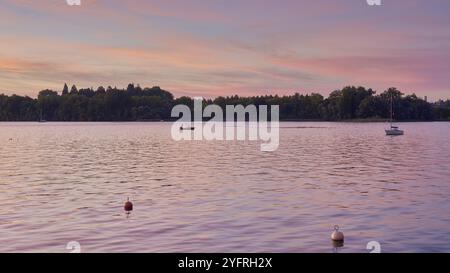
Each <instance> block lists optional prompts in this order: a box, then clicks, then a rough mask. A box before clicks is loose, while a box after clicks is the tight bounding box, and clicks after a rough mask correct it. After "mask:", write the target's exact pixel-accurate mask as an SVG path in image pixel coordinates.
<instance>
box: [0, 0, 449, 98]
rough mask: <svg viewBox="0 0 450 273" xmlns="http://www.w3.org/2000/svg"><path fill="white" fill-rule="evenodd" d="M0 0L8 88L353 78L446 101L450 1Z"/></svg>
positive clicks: (280, 86)
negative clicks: (74, 1) (76, 2)
mask: <svg viewBox="0 0 450 273" xmlns="http://www.w3.org/2000/svg"><path fill="white" fill-rule="evenodd" d="M81 1H82V4H81V6H69V5H67V3H66V0H39V1H34V0H0V93H5V94H9V95H10V94H13V93H15V94H19V95H28V96H32V97H35V96H36V94H37V93H38V92H39V91H40V90H43V89H47V88H49V89H53V90H56V91H60V90H62V87H63V85H64V83H68V84H69V85H72V84H76V85H77V86H78V87H79V88H80V87H94V88H96V87H98V86H100V85H102V86H105V87H106V86H113V87H114V86H117V87H121V88H124V87H126V86H127V84H128V83H135V84H140V85H141V86H149V87H151V86H161V88H163V89H165V90H168V91H170V92H172V93H174V94H175V96H177V97H178V96H183V95H188V96H204V97H216V96H221V95H234V94H237V95H241V96H248V95H265V94H293V93H295V92H298V93H311V92H316V93H321V94H324V95H328V94H329V93H330V92H331V91H333V90H336V89H340V88H342V87H344V86H347V85H357V86H359V85H362V86H366V87H371V88H374V89H375V90H377V91H378V92H382V91H383V90H385V89H387V88H389V87H392V86H395V87H397V88H399V89H400V90H402V92H404V93H407V94H411V93H416V94H417V95H418V96H422V97H423V96H428V98H429V99H431V100H437V99H440V98H444V99H446V98H450V16H449V14H450V1H448V0H428V1H423V0H382V5H381V6H369V5H368V4H367V3H366V0H155V1H154V0H141V1H138V0H127V1H122V0H81Z"/></svg>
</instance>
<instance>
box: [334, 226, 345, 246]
mask: <svg viewBox="0 0 450 273" xmlns="http://www.w3.org/2000/svg"><path fill="white" fill-rule="evenodd" d="M331 240H333V241H335V242H343V241H344V233H342V232H340V231H339V226H337V225H336V226H334V231H333V233H332V234H331Z"/></svg>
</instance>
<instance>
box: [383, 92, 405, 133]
mask: <svg viewBox="0 0 450 273" xmlns="http://www.w3.org/2000/svg"><path fill="white" fill-rule="evenodd" d="M393 122H394V98H393V96H391V122H390V125H391V126H390V128H389V129H386V130H385V131H386V135H387V136H402V135H404V134H405V131H403V130H400V128H399V127H398V126H394V125H393Z"/></svg>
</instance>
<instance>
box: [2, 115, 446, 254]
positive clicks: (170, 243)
mask: <svg viewBox="0 0 450 273" xmlns="http://www.w3.org/2000/svg"><path fill="white" fill-rule="evenodd" d="M385 126H386V125H385V124H376V123H370V124H364V123H362V124H359V123H283V124H282V127H283V128H282V129H281V132H280V133H281V143H280V148H279V149H278V150H277V151H276V152H271V153H263V152H261V151H260V144H259V143H255V142H175V141H172V139H171V137H170V127H171V124H169V123H44V124H38V123H0V251H2V252H5V251H6V252H67V251H68V250H66V244H67V243H68V242H69V241H78V242H80V244H81V247H82V251H83V252H333V251H336V249H335V248H334V247H333V245H332V244H331V242H330V239H329V236H330V234H331V231H332V228H333V225H335V224H338V225H340V226H341V229H342V230H343V231H344V233H345V235H346V241H345V245H344V247H342V248H339V249H338V250H337V251H339V252H367V250H366V245H367V243H368V242H369V241H372V240H376V241H378V242H380V243H381V246H382V251H384V252H428V251H431V252H450V123H408V124H402V127H403V128H404V129H405V130H406V135H405V136H402V137H386V136H385V135H384V131H383V130H384V127H385ZM128 196H129V197H130V198H131V199H132V201H133V202H134V205H135V210H134V211H133V212H132V213H131V214H130V215H126V214H125V213H124V211H123V203H124V201H125V200H126V198H127V197H128Z"/></svg>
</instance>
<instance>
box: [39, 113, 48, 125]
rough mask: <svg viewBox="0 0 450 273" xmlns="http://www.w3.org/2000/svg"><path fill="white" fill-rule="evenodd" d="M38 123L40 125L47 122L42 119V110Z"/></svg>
mask: <svg viewBox="0 0 450 273" xmlns="http://www.w3.org/2000/svg"><path fill="white" fill-rule="evenodd" d="M39 122H40V123H42V122H47V121H46V120H45V119H44V118H43V115H42V110H41V116H40V117H39Z"/></svg>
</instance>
